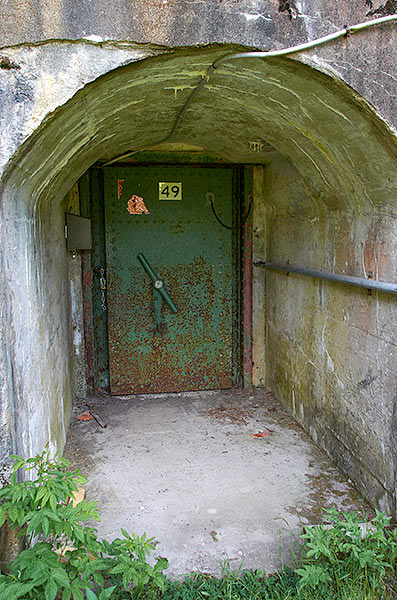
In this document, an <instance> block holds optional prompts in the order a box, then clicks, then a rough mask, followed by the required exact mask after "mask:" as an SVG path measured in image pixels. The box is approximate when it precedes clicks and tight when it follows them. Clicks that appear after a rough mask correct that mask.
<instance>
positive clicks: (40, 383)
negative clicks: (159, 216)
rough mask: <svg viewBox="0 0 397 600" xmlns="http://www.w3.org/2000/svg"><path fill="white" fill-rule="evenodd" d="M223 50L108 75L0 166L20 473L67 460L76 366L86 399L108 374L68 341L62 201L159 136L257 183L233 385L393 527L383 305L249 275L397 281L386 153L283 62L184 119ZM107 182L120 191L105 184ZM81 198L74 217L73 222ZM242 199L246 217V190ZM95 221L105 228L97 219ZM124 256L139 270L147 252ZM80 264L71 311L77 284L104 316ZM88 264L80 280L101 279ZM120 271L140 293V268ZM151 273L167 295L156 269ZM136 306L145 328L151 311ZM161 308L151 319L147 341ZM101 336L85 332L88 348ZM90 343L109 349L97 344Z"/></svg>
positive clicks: (9, 391) (8, 359)
mask: <svg viewBox="0 0 397 600" xmlns="http://www.w3.org/2000/svg"><path fill="white" fill-rule="evenodd" d="M77 46H78V47H79V45H78V44H77ZM225 50H227V51H228V52H233V51H235V48H233V47H230V46H222V47H219V46H214V47H205V48H180V49H172V51H168V50H165V51H164V53H163V55H161V56H155V57H151V58H148V59H147V60H138V59H136V62H135V63H131V64H126V65H124V66H122V67H120V68H116V69H113V70H109V71H108V72H107V73H105V74H104V75H103V76H100V77H96V78H95V79H94V80H93V81H91V82H90V83H87V85H85V86H83V84H82V85H81V89H79V90H78V91H77V89H76V93H75V94H74V95H73V96H69V97H68V99H67V100H65V97H64V96H60V97H59V99H58V97H56V101H57V102H58V104H57V106H56V109H55V108H54V111H53V112H52V113H51V114H49V115H48V116H47V118H46V119H44V118H43V121H40V125H39V126H37V128H36V129H35V130H34V132H33V133H32V134H31V136H30V137H29V138H28V139H27V140H26V141H25V142H24V143H23V144H22V145H21V146H20V148H19V150H18V153H16V154H15V155H14V157H13V158H12V159H11V160H10V163H9V165H8V169H7V171H6V173H5V175H4V177H3V179H2V185H3V187H2V205H1V209H2V216H3V222H2V224H3V225H2V230H1V235H2V238H1V239H2V244H3V246H2V248H3V252H2V256H3V263H2V266H3V268H2V271H1V277H2V278H3V285H4V302H3V303H2V309H3V310H4V317H3V319H4V320H3V330H4V339H5V341H4V345H3V346H4V352H5V353H6V356H5V358H4V364H5V365H6V371H7V377H5V378H4V382H3V387H2V395H3V396H2V397H3V398H4V399H5V400H4V402H5V410H4V414H5V415H7V419H9V422H10V423H11V422H12V427H13V431H12V434H11V433H10V439H12V441H13V444H14V446H15V447H14V449H13V452H14V453H18V454H21V455H25V456H27V455H33V454H35V453H37V452H39V451H41V450H42V448H43V447H44V445H45V444H46V443H49V444H50V448H51V449H53V450H54V451H55V450H56V449H62V448H63V446H64V443H65V439H66V432H67V428H68V424H69V420H70V415H71V410H72V404H73V400H74V398H75V396H76V368H75V365H76V362H77V359H79V360H80V357H81V356H82V354H83V353H84V352H85V353H86V355H87V364H91V365H94V366H95V372H96V373H99V374H100V376H99V381H97V382H96V381H95V377H94V375H92V377H91V375H90V377H91V380H92V385H93V388H97V387H102V386H101V383H103V381H104V380H103V379H101V377H102V375H103V373H104V370H105V364H104V363H103V362H102V363H101V364H99V363H98V361H99V360H103V357H104V356H105V355H106V352H107V350H104V352H103V353H102V355H100V353H99V354H96V348H95V347H94V346H95V345H94V344H93V343H92V340H88V341H89V343H86V344H85V347H83V344H82V342H81V329H79V327H78V324H77V321H78V319H77V317H76V315H77V314H78V312H79V309H81V306H85V308H87V306H88V305H87V303H86V302H85V300H86V298H85V299H84V302H81V301H80V296H79V294H80V293H81V271H80V270H79V272H78V276H77V275H76V272H77V267H76V265H77V266H79V264H78V263H79V261H80V257H79V256H77V260H75V259H72V257H71V256H70V255H69V254H68V253H67V251H66V246H65V239H64V227H65V212H66V211H67V209H68V206H67V205H68V202H69V200H68V194H70V190H71V189H74V186H75V184H76V182H77V181H79V180H80V179H81V178H82V177H83V179H82V180H81V187H84V186H86V187H87V186H88V190H89V189H90V185H89V180H90V178H91V182H92V184H93V185H98V178H97V179H96V180H95V178H92V175H91V174H92V172H94V171H95V170H96V167H95V166H96V165H99V166H100V169H97V171H98V172H100V171H101V169H102V167H103V168H104V169H106V168H107V167H105V166H104V165H108V166H109V167H110V165H109V163H114V160H115V159H117V160H120V157H121V156H126V155H131V154H135V153H136V152H138V151H139V150H142V149H145V148H153V147H155V146H156V144H159V143H161V142H162V141H164V140H165V139H168V140H169V138H170V135H171V134H172V136H171V137H172V140H173V142H175V143H178V144H194V145H196V146H198V147H200V148H206V150H207V151H209V152H214V153H216V155H217V156H218V157H219V156H221V157H222V159H223V161H225V162H226V164H228V165H234V167H236V168H237V167H238V166H239V165H249V167H241V168H242V169H243V170H244V172H246V170H247V169H248V170H249V169H251V170H252V172H253V181H252V189H253V196H254V200H255V202H254V203H253V209H252V214H251V215H250V218H252V225H249V222H247V227H244V228H243V230H242V233H241V238H242V240H243V242H242V243H241V249H240V256H241V259H240V260H241V263H240V267H241V268H240V279H237V281H239V282H240V283H239V284H238V285H239V286H240V287H239V291H238V292H237V291H236V293H235V294H234V295H233V297H234V298H235V300H234V302H235V303H236V304H237V303H240V306H241V305H243V308H241V309H239V310H238V311H237V312H235V313H234V314H237V315H239V318H240V329H241V330H242V332H241V333H240V339H239V344H238V345H237V346H238V347H237V348H236V350H235V353H234V355H233V353H232V356H235V357H238V356H239V368H240V378H241V380H242V381H243V382H245V381H249V380H250V377H251V371H252V381H253V383H254V385H256V386H263V385H267V386H269V388H270V389H271V390H272V391H273V392H274V394H275V397H276V398H277V399H279V400H280V401H281V402H282V403H283V406H284V407H285V408H286V409H287V410H289V411H290V413H291V414H292V415H293V416H294V418H296V419H297V420H298V422H299V423H300V424H301V425H302V426H303V427H304V428H305V429H306V431H308V432H309V433H310V435H311V436H312V438H313V439H314V440H315V441H316V442H317V443H318V445H319V446H321V447H322V448H324V449H325V450H326V451H327V452H329V454H330V455H331V456H332V457H333V458H334V459H335V460H336V461H337V463H338V465H339V466H340V467H341V468H342V469H344V470H345V471H346V472H347V473H348V474H349V476H350V477H351V478H352V480H354V482H355V483H356V484H357V485H358V486H359V487H360V489H361V490H362V492H363V493H364V494H365V495H366V497H368V498H369V499H370V501H371V502H372V503H373V504H374V505H376V506H378V507H379V508H381V509H384V510H388V511H392V510H395V498H396V494H395V490H396V473H397V470H396V464H397V463H396V451H395V439H396V438H395V436H396V417H395V415H396V409H395V402H396V401H395V373H396V354H395V332H394V330H393V327H392V323H394V322H395V314H396V313H395V310H396V305H395V302H394V299H393V298H390V297H386V296H385V295H382V292H374V293H373V294H372V295H370V294H368V293H367V290H365V289H354V290H353V289H350V288H347V287H346V288H342V287H341V286H338V285H337V284H336V283H332V282H324V283H322V282H321V281H320V282H319V281H318V280H316V279H315V278H311V277H306V278H304V277H300V276H299V275H298V274H292V273H290V274H288V272H283V273H281V272H276V271H274V272H273V271H272V272H269V271H264V270H260V269H258V268H256V267H253V266H252V263H253V260H252V259H253V258H254V259H255V261H270V262H273V263H283V264H286V265H288V264H292V265H298V266H301V267H305V268H307V269H312V270H317V271H320V270H323V271H328V272H334V273H340V274H345V275H351V276H357V277H361V278H368V277H372V278H373V279H378V280H380V281H391V282H392V281H394V280H395V264H396V262H395V260H394V256H395V218H396V204H395V189H396V184H395V168H394V167H395V157H396V148H395V136H394V135H393V134H392V132H391V131H390V130H389V129H388V127H387V125H386V124H385V123H384V122H382V121H381V119H380V118H379V117H378V115H377V114H376V113H375V112H374V110H373V109H372V108H371V107H370V106H369V105H368V104H366V103H365V100H363V99H362V98H359V97H358V96H357V94H356V93H355V92H354V91H353V90H352V89H350V88H348V86H347V85H345V84H344V83H343V82H341V81H339V80H336V79H335V77H333V76H329V75H327V74H325V73H324V72H320V71H319V70H316V69H315V68H312V67H310V66H309V65H307V64H303V63H302V62H300V61H299V60H292V59H286V58H282V57H281V58H280V57H279V58H272V59H269V60H266V61H262V60H260V59H257V58H254V59H252V60H248V59H244V60H241V61H240V62H239V63H238V64H234V63H233V62H230V64H228V65H224V66H222V68H219V69H216V71H215V72H214V73H213V75H212V76H211V79H210V81H209V82H208V84H207V85H205V86H204V87H203V88H202V89H201V91H200V93H199V94H198V95H196V96H195V97H194V99H193V100H194V101H193V102H191V103H190V104H189V105H188V106H187V100H188V98H189V97H190V94H191V93H192V90H193V89H196V88H197V85H198V84H199V82H201V81H202V80H203V73H206V72H207V69H208V67H209V66H210V65H211V64H213V62H214V61H215V60H216V59H217V58H219V57H220V56H223V55H224V53H225ZM46 51H47V50H46ZM48 51H49V50H48ZM98 51H99V50H98ZM43 52H44V50H43ZM101 52H102V50H101ZM103 52H104V54H106V52H108V51H107V50H106V49H103ZM159 52H160V50H159ZM161 52H163V51H162V50H161ZM109 69H110V67H109ZM76 85H77V84H76ZM181 114H182V116H183V118H182V119H180V115H181ZM32 122H33V121H32ZM170 132H171V134H170ZM117 157H119V158H117ZM135 164H136V163H135ZM207 164H211V161H208V163H207ZM93 165H94V166H93ZM181 166H182V165H181ZM190 166H191V164H190ZM218 166H219V167H220V165H219V164H218ZM223 167H225V168H226V165H225V163H223ZM227 168H229V167H227ZM84 173H88V175H84ZM118 179H123V177H116V179H115V181H116V184H117V181H118ZM124 179H125V180H126V178H124ZM158 179H159V180H158V181H157V184H156V185H157V186H158V184H159V183H165V184H167V183H173V184H175V183H176V184H178V183H181V177H180V176H179V175H178V174H174V175H173V176H172V177H170V178H168V177H165V176H164V175H161V178H160V177H159V178H158ZM87 180H88V184H87ZM247 181H248V179H246V178H245V177H244V186H246V185H248V184H247V183H246V182H247ZM182 183H183V182H182ZM113 185H114V182H113V184H112V186H113ZM171 187H172V186H171ZM157 189H158V188H157ZM112 190H113V191H112V194H115V193H116V194H117V191H118V190H117V189H116V188H115V187H113V188H112ZM130 191H131V195H130ZM209 191H212V190H209ZM203 192H205V193H207V192H208V189H204V190H203ZM123 193H124V192H123ZM126 194H127V196H126V197H124V196H122V197H121V198H122V200H123V202H124V201H126V202H127V206H126V207H124V208H123V214H124V218H125V219H127V218H131V219H133V218H134V215H133V214H130V213H129V212H128V210H127V209H128V201H129V200H131V199H132V197H133V196H134V195H135V196H137V197H138V198H143V202H144V204H145V207H146V203H145V198H144V196H143V195H142V194H139V192H137V191H134V190H133V189H131V190H128V193H127V191H126ZM89 195H90V193H89V191H88V195H87V196H84V195H81V197H80V200H81V204H80V205H78V204H77V202H76V204H75V206H76V207H77V209H76V210H77V211H81V213H82V214H84V211H85V209H86V206H85V200H84V198H85V197H88V198H89ZM114 197H115V196H114ZM242 197H243V198H244V203H246V202H247V198H249V194H247V189H246V188H244V194H243V195H242ZM157 201H158V202H160V200H159V199H158V198H157ZM134 202H137V200H136V199H135V201H133V200H132V206H131V209H132V210H136V208H137V204H134ZM178 202H180V201H177V200H175V206H177V203H178ZM140 206H141V208H142V205H140ZM146 208H147V209H148V211H149V213H150V210H151V207H150V206H149V205H148V206H147V207H146ZM215 208H216V206H215ZM247 209H248V206H247V205H245V206H244V210H241V214H242V215H244V214H247ZM94 216H95V215H94ZM147 216H150V215H147V214H146V213H145V212H144V211H143V214H141V215H135V217H136V218H137V219H138V218H139V219H143V220H144V219H146V217H147ZM226 216H227V215H223V218H224V219H225V221H226ZM229 216H230V214H229ZM98 218H99V216H98ZM240 218H241V217H240ZM100 219H101V220H102V222H103V223H104V222H105V219H104V215H100ZM142 222H144V221H142ZM94 227H96V224H95V223H94ZM105 233H106V232H105ZM105 233H104V235H105ZM162 235H163V234H162ZM181 235H182V234H181ZM250 236H251V239H252V245H251V244H250V243H249V238H250ZM176 237H177V236H176ZM103 239H105V238H103ZM105 241H106V240H105ZM232 247H233V245H232ZM250 248H252V250H250ZM145 251H146V253H145ZM131 252H132V251H131ZM133 253H134V256H135V257H137V256H138V255H140V254H143V255H144V257H145V258H146V259H147V261H148V262H149V264H150V265H151V266H152V267H153V263H154V261H153V259H152V261H151V260H150V258H151V257H149V256H148V254H149V250H148V249H147V248H146V247H145V249H144V251H143V252H142V251H141V250H140V248H134V249H133ZM88 254H89V253H88V252H87V253H86V255H82V256H81V262H82V264H83V284H84V285H83V290H82V293H83V295H84V294H85V290H86V289H87V286H88V285H89V282H90V279H91V285H92V289H93V290H94V289H95V292H93V297H94V296H95V294H97V296H95V298H96V299H95V298H94V299H95V302H96V301H99V302H100V293H101V290H100V286H98V285H94V283H95V282H96V283H98V280H99V278H100V274H101V273H100V272H99V273H97V272H96V271H94V270H93V269H92V268H91V267H92V265H91V263H90V261H91V260H97V255H96V251H95V252H93V253H92V256H88ZM167 260H168V257H167ZM101 261H102V259H98V262H97V263H95V264H94V267H99V268H101V267H102V266H103V265H104V263H103V262H101ZM255 261H254V262H255ZM214 264H216V263H214ZM134 268H135V269H136V273H138V270H137V269H138V268H139V269H141V268H142V270H141V271H140V273H141V275H142V278H148V277H149V275H148V273H147V271H145V270H144V269H143V265H142V263H141V262H139V264H136V265H135V267H134ZM167 268H168V267H167ZM255 269H257V270H255ZM153 271H154V273H155V275H156V276H157V275H158V276H159V277H160V280H161V278H162V277H164V276H163V272H162V270H161V264H160V262H159V263H158V264H157V263H156V266H155V268H154V267H153ZM157 271H158V272H157ZM250 273H253V277H252V287H251V282H250ZM167 276H168V275H167ZM164 279H165V278H164ZM146 281H147V284H148V285H149V286H151V285H152V284H151V283H150V282H149V280H148V279H146ZM156 281H157V279H156ZM166 285H167V288H166V289H167V290H168V281H167V282H166ZM79 286H80V287H79ZM149 289H151V290H152V288H151V287H149ZM146 293H147V294H148V292H146ZM251 294H252V296H251ZM169 296H170V298H171V299H172V295H171V293H170V292H169ZM148 298H149V295H148ZM161 301H162V303H163V297H162V300H161ZM150 302H151V307H152V308H151V310H152V313H151V319H152V324H153V325H152V327H154V326H156V321H155V318H156V313H155V311H154V303H153V297H151V300H150ZM175 306H178V304H177V302H176V301H175ZM251 306H252V315H253V316H252V319H251V314H250V310H251ZM168 308H169V307H168ZM168 308H167V309H163V308H162V309H161V311H160V310H158V312H157V318H158V323H157V325H158V326H159V327H160V329H161V324H162V322H163V321H165V320H166V319H165V318H164V317H163V312H164V310H168ZM86 312H88V310H86ZM103 312H105V311H103ZM160 312H161V315H160ZM86 316H87V315H86ZM167 317H169V318H171V315H169V314H168V313H167ZM102 321H103V319H102ZM97 326H98V327H101V326H102V325H101V324H100V323H99V321H95V320H93V321H92V328H91V333H95V328H96V327H97ZM87 331H88V333H89V332H90V330H89V329H87ZM251 334H252V335H251ZM96 339H97V340H98V339H99V340H100V343H102V342H103V344H105V345H106V347H107V332H106V335H105V334H103V335H102V334H101V335H99V336H98V337H97V338H96ZM116 341H117V340H116ZM211 343H214V342H213V341H212V340H211ZM215 343H216V342H215ZM234 343H236V342H234ZM79 344H80V345H79ZM98 344H99V343H98ZM103 347H105V346H103ZM229 348H230V346H229ZM90 353H91V358H90V360H91V362H90V360H88V359H89V356H88V355H89V354H90ZM43 357H45V360H43ZM251 357H252V358H251ZM96 361H97V362H96ZM96 384H98V385H96ZM11 415H12V417H11ZM7 422H8V421H7ZM7 426H8V425H7Z"/></svg>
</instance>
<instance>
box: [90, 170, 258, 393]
mask: <svg viewBox="0 0 397 600" xmlns="http://www.w3.org/2000/svg"><path fill="white" fill-rule="evenodd" d="M245 170H246V169H243V168H241V167H239V166H238V167H236V166H234V165H222V166H219V165H216V166H214V165H208V164H195V165H192V164H182V165H181V164H178V165H175V164H174V165H170V164H144V165H142V164H140V165H126V164H123V165H116V166H111V167H105V168H103V169H92V171H91V173H90V177H89V196H90V201H89V204H90V213H91V217H92V225H93V242H94V248H93V252H92V257H91V265H90V266H91V270H92V279H91V293H90V294H87V290H86V293H85V303H87V300H88V301H90V300H91V302H92V310H90V309H88V310H85V313H86V315H88V316H89V315H90V313H92V358H91V363H92V364H91V365H89V364H87V371H88V372H89V373H90V372H91V373H92V385H91V387H92V388H93V389H98V387H99V388H100V389H103V390H104V391H109V392H110V393H111V394H112V395H124V394H141V393H166V392H167V393H169V392H182V391H193V390H206V389H207V390H215V389H226V388H230V387H231V386H232V385H233V384H238V383H241V382H242V379H243V377H242V361H243V347H242V346H243V338H244V335H243V331H242V327H243V325H242V324H243V322H245V321H246V319H243V315H242V312H243V301H242V299H241V295H242V294H241V290H242V268H243V267H242V264H243V256H242V255H243V252H242V245H243V236H242V229H243V225H244V223H243V218H242V213H243V211H244V210H245V211H246V208H247V207H245V209H244V206H243V204H244V196H245V194H244V189H245V188H246V187H247V179H248V177H247V175H246V174H245V176H244V171H245ZM248 200H249V199H248ZM83 206H84V200H83V199H82V207H83ZM85 268H86V269H87V265H86V267H85ZM101 288H102V289H101ZM103 288H106V290H104V289H103ZM104 298H105V301H106V311H105V310H104V308H105V307H104ZM89 320H90V319H89V318H88V321H89ZM85 326H86V328H87V326H88V327H90V323H87V319H86V323H85ZM245 358H246V357H245ZM89 362H90V356H89V353H88V355H87V363H89ZM88 383H89V384H90V382H89V381H88Z"/></svg>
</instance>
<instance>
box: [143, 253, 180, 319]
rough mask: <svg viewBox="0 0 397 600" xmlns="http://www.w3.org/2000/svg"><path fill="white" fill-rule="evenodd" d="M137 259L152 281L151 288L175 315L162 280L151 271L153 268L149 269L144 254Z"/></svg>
mask: <svg viewBox="0 0 397 600" xmlns="http://www.w3.org/2000/svg"><path fill="white" fill-rule="evenodd" d="M137 259H138V260H139V262H140V263H141V265H142V267H143V268H144V269H145V271H146V273H147V274H148V275H149V277H150V278H151V280H152V281H153V286H154V288H155V289H156V290H157V291H158V293H159V294H160V295H161V297H162V298H163V300H164V302H166V303H167V304H168V306H169V307H170V309H171V311H172V312H173V313H174V314H175V313H177V312H178V309H177V307H176V306H175V304H174V302H173V300H172V298H171V297H170V295H169V294H168V292H167V290H166V289H165V287H164V282H163V281H162V279H160V278H159V277H158V276H157V275H156V273H155V271H154V270H153V268H152V267H151V265H150V263H149V262H148V260H147V258H146V257H145V256H144V254H142V253H140V254H138V256H137Z"/></svg>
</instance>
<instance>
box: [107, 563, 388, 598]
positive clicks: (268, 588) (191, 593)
mask: <svg viewBox="0 0 397 600" xmlns="http://www.w3.org/2000/svg"><path fill="white" fill-rule="evenodd" d="M299 582H300V577H299V576H298V575H297V574H296V573H295V572H294V571H293V570H291V569H289V568H286V569H284V570H283V571H282V572H280V573H276V574H273V575H270V576H266V575H264V574H263V573H261V572H258V571H252V570H245V571H242V572H241V573H233V572H231V571H230V570H229V569H228V568H227V567H226V568H224V570H223V574H222V576H221V577H219V578H217V577H214V576H211V575H207V574H203V573H194V574H191V575H189V576H187V577H186V578H185V579H184V580H183V581H171V580H169V579H166V581H165V588H164V591H163V592H160V591H158V592H156V593H155V594H154V595H150V594H148V596H146V597H147V598H150V599H151V600H395V599H396V598H397V587H394V589H393V587H392V586H391V582H389V585H388V584H387V583H386V582H385V581H384V582H381V581H379V587H378V588H377V589H372V590H371V589H370V587H368V582H365V581H363V580H362V578H361V577H359V578H348V579H344V580H340V581H334V582H333V585H330V586H328V585H327V586H324V587H323V586H320V587H316V589H309V588H307V587H305V588H304V589H302V590H299ZM394 583H396V582H394ZM130 598H131V596H129V595H125V596H122V597H120V599H117V600H127V599H130ZM115 600H116V599H115Z"/></svg>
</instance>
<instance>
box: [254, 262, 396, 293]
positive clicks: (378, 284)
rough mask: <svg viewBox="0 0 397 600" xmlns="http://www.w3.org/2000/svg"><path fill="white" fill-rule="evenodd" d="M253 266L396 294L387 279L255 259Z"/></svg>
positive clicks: (392, 284) (394, 284)
mask: <svg viewBox="0 0 397 600" xmlns="http://www.w3.org/2000/svg"><path fill="white" fill-rule="evenodd" d="M253 264H254V267H264V268H265V269H274V270H276V271H286V272H287V273H298V274H299V275H307V276H309V277H316V278H318V279H327V280H328V281H335V282H337V283H345V284H347V285H354V286H356V287H360V288H365V289H368V290H378V291H379V292H389V293H391V294H397V283H389V282H387V281H376V280H373V279H365V278H364V277H352V276H351V275H340V274H338V273H327V272H325V271H315V270H314V269H305V268H304V267H296V266H294V265H285V264H281V263H272V262H264V261H261V260H257V261H255V262H254V263H253Z"/></svg>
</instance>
